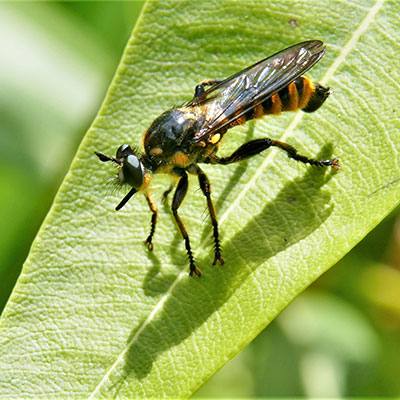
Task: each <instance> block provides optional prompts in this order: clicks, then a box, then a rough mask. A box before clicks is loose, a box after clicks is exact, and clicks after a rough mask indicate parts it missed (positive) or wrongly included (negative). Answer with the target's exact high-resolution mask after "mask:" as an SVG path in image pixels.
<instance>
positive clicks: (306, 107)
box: [236, 76, 330, 124]
mask: <svg viewBox="0 0 400 400" xmlns="http://www.w3.org/2000/svg"><path fill="white" fill-rule="evenodd" d="M329 94H330V92H329V88H326V87H324V86H322V85H320V84H319V83H315V82H312V81H311V80H310V79H309V78H306V77H305V76H300V77H298V78H296V79H295V80H294V81H293V82H291V83H290V84H289V85H287V86H286V87H284V88H283V89H281V90H280V91H279V92H277V93H275V94H274V95H272V96H271V97H269V98H268V99H266V100H264V101H263V102H262V103H259V104H257V105H255V106H254V107H253V108H251V109H250V110H248V111H247V112H246V113H245V114H244V115H242V116H241V117H240V118H238V120H237V121H236V124H243V123H245V122H246V121H248V120H251V119H254V118H261V117H262V116H264V115H266V114H279V113H281V112H282V111H296V110H302V111H304V112H313V111H315V110H317V109H318V108H319V107H321V105H322V104H323V103H324V101H325V100H326V99H327V98H328V96H329Z"/></svg>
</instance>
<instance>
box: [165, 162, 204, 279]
mask: <svg viewBox="0 0 400 400" xmlns="http://www.w3.org/2000/svg"><path fill="white" fill-rule="evenodd" d="M180 175H181V179H180V180H179V183H178V187H177V188H176V190H175V194H174V198H173V200H172V207H171V209H172V214H173V216H174V219H175V222H176V224H177V225H178V228H179V230H180V232H181V234H182V237H183V239H184V241H185V247H186V252H187V255H188V258H189V264H190V273H189V275H190V276H193V275H194V274H196V275H197V276H201V271H200V270H199V269H197V268H196V266H195V263H194V257H193V253H192V249H191V247H190V240H189V235H188V234H187V232H186V228H185V226H184V224H183V221H182V220H181V217H180V216H179V215H178V208H179V206H180V205H181V204H182V201H183V199H184V198H185V196H186V193H187V189H188V176H187V173H186V172H185V171H183V170H182V171H180Z"/></svg>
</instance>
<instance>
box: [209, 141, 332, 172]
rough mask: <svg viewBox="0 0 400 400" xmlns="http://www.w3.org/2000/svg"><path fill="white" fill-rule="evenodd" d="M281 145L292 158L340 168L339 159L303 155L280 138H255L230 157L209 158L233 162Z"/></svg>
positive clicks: (226, 162) (220, 161)
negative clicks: (314, 157)
mask: <svg viewBox="0 0 400 400" xmlns="http://www.w3.org/2000/svg"><path fill="white" fill-rule="evenodd" d="M272 146H275V147H279V148H280V149H282V150H285V151H286V153H287V154H288V156H289V157H290V158H293V159H294V160H297V161H301V162H302V163H305V164H311V165H318V166H320V167H322V166H326V167H328V166H330V167H332V168H333V169H335V170H338V169H340V165H339V159H337V158H334V159H332V160H330V159H328V160H315V159H313V158H308V157H306V156H302V155H301V154H298V153H297V150H296V149H295V148H294V147H292V146H290V145H289V144H287V143H284V142H280V141H278V140H272V139H269V138H265V139H255V140H251V141H250V142H247V143H245V144H243V145H242V146H240V147H239V148H238V149H237V150H236V151H235V152H233V154H231V155H230V156H229V157H221V158H220V157H217V156H215V155H214V156H212V157H210V158H209V159H208V162H209V163H211V164H224V165H225V164H231V163H234V162H237V161H241V160H244V159H246V158H249V157H251V156H254V155H256V154H259V153H261V152H262V151H264V150H266V149H268V148H269V147H272Z"/></svg>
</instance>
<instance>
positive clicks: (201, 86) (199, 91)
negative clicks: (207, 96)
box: [194, 79, 222, 98]
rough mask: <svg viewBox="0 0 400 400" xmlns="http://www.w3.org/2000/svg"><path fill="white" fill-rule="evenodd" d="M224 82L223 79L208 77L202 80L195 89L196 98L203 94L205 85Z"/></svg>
mask: <svg viewBox="0 0 400 400" xmlns="http://www.w3.org/2000/svg"><path fill="white" fill-rule="evenodd" d="M220 82H222V80H221V79H206V80H204V81H202V82H200V83H199V84H198V85H197V86H196V88H195V89H194V98H196V97H199V96H201V95H202V94H203V93H204V92H205V89H204V87H205V86H212V85H216V84H217V83H220Z"/></svg>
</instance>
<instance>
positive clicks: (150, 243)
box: [144, 193, 158, 251]
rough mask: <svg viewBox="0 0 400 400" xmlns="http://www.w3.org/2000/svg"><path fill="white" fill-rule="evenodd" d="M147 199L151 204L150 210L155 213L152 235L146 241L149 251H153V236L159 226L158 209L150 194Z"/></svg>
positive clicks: (152, 219) (152, 218)
mask: <svg viewBox="0 0 400 400" xmlns="http://www.w3.org/2000/svg"><path fill="white" fill-rule="evenodd" d="M145 196H146V199H147V203H148V204H149V207H150V210H151V212H152V213H153V215H152V216H151V229H150V235H149V236H148V237H147V239H146V240H145V242H144V243H145V244H146V245H147V247H148V249H149V250H150V251H152V250H153V248H154V246H153V236H154V232H155V230H156V224H157V214H158V212H157V207H156V205H155V204H154V201H153V199H152V198H151V197H150V195H149V194H148V193H146V195H145Z"/></svg>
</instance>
